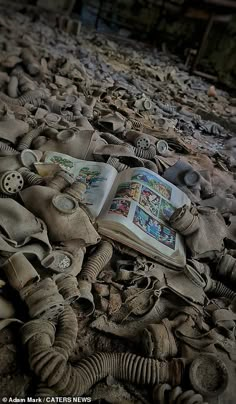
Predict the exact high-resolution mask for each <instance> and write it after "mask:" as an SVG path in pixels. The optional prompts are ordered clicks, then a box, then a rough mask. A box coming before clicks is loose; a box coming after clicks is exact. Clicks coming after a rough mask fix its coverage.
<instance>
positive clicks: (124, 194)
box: [115, 182, 141, 201]
mask: <svg viewBox="0 0 236 404" xmlns="http://www.w3.org/2000/svg"><path fill="white" fill-rule="evenodd" d="M140 188H141V185H140V184H138V183H137V182H123V183H122V184H120V185H119V186H118V188H117V191H116V194H115V198H128V199H133V200H134V201H138V198H139V192H140Z"/></svg>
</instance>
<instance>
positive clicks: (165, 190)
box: [131, 170, 172, 200]
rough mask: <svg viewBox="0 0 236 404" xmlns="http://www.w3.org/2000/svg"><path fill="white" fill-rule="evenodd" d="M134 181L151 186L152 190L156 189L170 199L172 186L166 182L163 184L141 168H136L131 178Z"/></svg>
mask: <svg viewBox="0 0 236 404" xmlns="http://www.w3.org/2000/svg"><path fill="white" fill-rule="evenodd" d="M131 179H132V180H134V181H140V182H142V183H144V185H147V186H148V187H150V188H152V189H153V191H156V192H157V193H158V194H159V195H161V196H163V197H164V198H166V199H168V200H170V199H171V192H172V188H171V186H169V185H168V184H165V183H164V182H162V181H161V180H159V179H157V178H156V177H155V176H154V175H152V174H150V173H147V172H146V171H143V170H138V171H137V172H136V173H135V174H134V175H133V176H132V178H131Z"/></svg>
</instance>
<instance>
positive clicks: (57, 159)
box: [49, 155, 75, 174]
mask: <svg viewBox="0 0 236 404" xmlns="http://www.w3.org/2000/svg"><path fill="white" fill-rule="evenodd" d="M49 161H50V162H51V163H55V164H59V166H60V167H61V168H62V169H63V170H65V171H68V172H69V173H71V174H73V171H74V166H75V165H74V163H73V162H72V161H71V160H69V159H67V158H65V157H61V156H56V155H54V156H52V157H50V159H49Z"/></svg>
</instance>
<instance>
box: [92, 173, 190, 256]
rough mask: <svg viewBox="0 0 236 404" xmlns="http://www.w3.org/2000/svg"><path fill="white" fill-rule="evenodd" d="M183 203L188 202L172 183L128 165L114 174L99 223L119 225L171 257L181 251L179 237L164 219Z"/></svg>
mask: <svg viewBox="0 0 236 404" xmlns="http://www.w3.org/2000/svg"><path fill="white" fill-rule="evenodd" d="M184 204H188V205H189V204H190V200H189V198H188V197H187V196H186V195H185V194H184V193H183V192H182V191H181V190H179V189H178V188H177V187H175V186H174V185H173V184H171V183H169V182H168V181H166V180H165V179H164V178H162V177H160V176H159V175H157V174H155V173H153V172H152V171H151V170H148V169H146V168H132V169H129V170H126V171H124V172H122V173H120V174H119V175H118V177H117V179H116V182H115V184H114V188H113V193H111V194H110V197H109V201H107V203H106V204H105V205H104V209H103V211H102V213H101V216H100V218H99V223H101V226H102V227H103V228H105V227H107V228H111V227H112V225H111V224H112V223H113V228H114V223H117V224H119V226H118V227H119V228H120V225H123V226H125V227H126V228H127V229H126V234H129V235H130V237H132V238H133V239H140V241H141V242H142V243H145V244H148V245H150V246H152V247H153V248H155V249H157V250H158V251H160V253H161V254H164V255H168V256H170V257H171V256H172V255H176V254H175V253H176V251H178V252H179V254H181V255H182V254H185V253H184V247H183V241H182V238H181V236H180V235H179V234H177V233H176V231H175V230H173V229H172V228H171V227H170V226H169V224H168V219H169V217H170V216H171V215H172V213H173V212H174V210H175V209H176V208H178V207H180V206H183V205H184ZM117 229H118V228H117ZM132 233H133V234H132Z"/></svg>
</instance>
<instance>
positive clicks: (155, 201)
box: [139, 186, 161, 216]
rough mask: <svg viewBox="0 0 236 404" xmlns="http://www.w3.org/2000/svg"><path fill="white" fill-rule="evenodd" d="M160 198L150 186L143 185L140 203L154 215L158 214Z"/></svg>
mask: <svg viewBox="0 0 236 404" xmlns="http://www.w3.org/2000/svg"><path fill="white" fill-rule="evenodd" d="M160 200H161V198H160V196H158V195H157V194H155V192H153V191H152V190H151V189H150V188H147V187H144V186H142V189H141V195H140V200H139V204H140V205H141V206H143V207H144V208H145V210H147V211H149V212H150V213H152V214H153V215H154V216H158V211H159V206H160Z"/></svg>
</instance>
